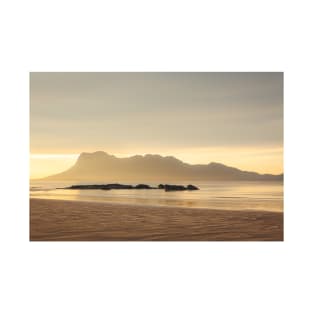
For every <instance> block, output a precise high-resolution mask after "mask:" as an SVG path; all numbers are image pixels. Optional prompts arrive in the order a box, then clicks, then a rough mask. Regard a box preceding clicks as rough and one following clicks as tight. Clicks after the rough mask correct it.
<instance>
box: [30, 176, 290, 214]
mask: <svg viewBox="0 0 313 313" xmlns="http://www.w3.org/2000/svg"><path fill="white" fill-rule="evenodd" d="M109 183H117V182H104V181H101V182H99V181H38V180H37V181H36V180H31V181H30V197H31V198H39V199H59V200H76V201H92V202H94V201H95V202H106V203H115V204H124V205H127V204H131V205H137V206H145V207H147V208H148V207H149V206H166V207H185V208H201V209H218V210H220V209H224V210H258V211H274V212H282V211H283V197H284V191H283V182H268V181H240V182H239V181H226V182H225V181H216V182H214V181H208V182H204V181H188V182H176V183H173V182H171V184H179V185H188V184H192V185H195V186H197V187H198V188H199V190H195V191H172V192H165V191H164V190H162V189H150V190H137V189H130V190H69V189H59V188H64V187H69V186H71V185H77V184H80V185H84V184H88V185H89V184H109ZM119 183H121V184H124V183H125V184H126V183H127V184H132V185H136V184H138V183H145V184H149V185H150V186H151V187H156V186H157V185H158V184H156V183H154V182H119ZM160 183H164V182H160ZM165 183H166V182H165Z"/></svg>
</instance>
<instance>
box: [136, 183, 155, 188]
mask: <svg viewBox="0 0 313 313" xmlns="http://www.w3.org/2000/svg"><path fill="white" fill-rule="evenodd" d="M135 189H153V188H152V187H150V186H149V185H146V184H139V185H137V186H135Z"/></svg>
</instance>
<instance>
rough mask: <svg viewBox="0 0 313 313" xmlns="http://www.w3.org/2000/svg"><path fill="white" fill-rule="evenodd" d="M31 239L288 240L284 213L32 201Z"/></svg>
mask: <svg viewBox="0 0 313 313" xmlns="http://www.w3.org/2000/svg"><path fill="white" fill-rule="evenodd" d="M30 240H31V241H283V212H267V211H255V210H242V211H239V210H221V209H219V210H215V209H207V208H205V209H196V208H181V207H166V206H159V207H157V206H148V207H147V206H138V205H128V204H118V203H114V204H113V203H105V202H103V203H100V202H85V201H68V200H50V199H32V198H31V199H30Z"/></svg>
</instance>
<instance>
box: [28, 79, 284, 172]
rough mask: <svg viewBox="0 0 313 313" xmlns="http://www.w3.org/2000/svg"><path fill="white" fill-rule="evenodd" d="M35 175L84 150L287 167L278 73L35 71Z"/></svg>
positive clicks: (62, 164) (32, 115)
mask: <svg viewBox="0 0 313 313" xmlns="http://www.w3.org/2000/svg"><path fill="white" fill-rule="evenodd" d="M30 84H31V85H30V92H31V102H30V118H31V120H30V151H31V158H30V166H31V178H38V177H43V176H47V175H50V174H55V173H57V172H60V171H63V170H66V169H67V168H68V167H69V166H71V165H73V164H74V163H75V160H76V158H77V157H78V155H79V153H81V152H93V151H98V150H102V151H105V152H108V153H110V154H114V155H116V156H119V157H126V156H131V155H135V154H147V153H150V154H160V155H164V156H165V155H173V156H175V157H177V158H178V159H181V160H182V161H185V162H187V163H191V164H207V163H210V162H213V161H214V162H220V163H224V164H226V165H229V166H235V167H238V168H240V169H243V170H249V171H257V172H260V173H273V174H278V173H282V172H283V74H282V73H31V76H30Z"/></svg>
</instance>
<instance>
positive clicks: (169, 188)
mask: <svg viewBox="0 0 313 313" xmlns="http://www.w3.org/2000/svg"><path fill="white" fill-rule="evenodd" d="M164 190H165V191H183V190H187V188H186V187H185V186H182V185H165V186H164Z"/></svg>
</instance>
